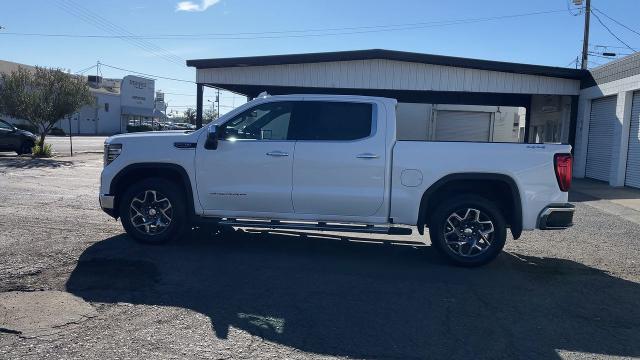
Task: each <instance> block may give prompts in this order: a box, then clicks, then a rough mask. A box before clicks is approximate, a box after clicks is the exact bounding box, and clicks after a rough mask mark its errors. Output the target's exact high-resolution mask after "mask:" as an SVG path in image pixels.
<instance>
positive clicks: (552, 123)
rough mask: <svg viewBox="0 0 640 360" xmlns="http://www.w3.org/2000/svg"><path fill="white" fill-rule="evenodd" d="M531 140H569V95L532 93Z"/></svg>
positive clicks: (558, 141) (562, 141) (557, 141)
mask: <svg viewBox="0 0 640 360" xmlns="http://www.w3.org/2000/svg"><path fill="white" fill-rule="evenodd" d="M530 122H531V124H530V125H531V128H530V129H531V130H530V131H531V135H530V136H531V142H556V143H565V144H566V143H568V142H569V127H570V124H571V97H570V96H557V95H534V96H533V97H532V98H531V116H530Z"/></svg>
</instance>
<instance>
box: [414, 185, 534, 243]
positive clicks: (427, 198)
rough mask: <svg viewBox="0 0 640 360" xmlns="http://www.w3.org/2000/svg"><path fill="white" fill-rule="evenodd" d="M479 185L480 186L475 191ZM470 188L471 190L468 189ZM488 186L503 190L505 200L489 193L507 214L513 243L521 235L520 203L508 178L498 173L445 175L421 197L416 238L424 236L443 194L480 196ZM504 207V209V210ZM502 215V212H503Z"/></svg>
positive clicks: (515, 190)
mask: <svg viewBox="0 0 640 360" xmlns="http://www.w3.org/2000/svg"><path fill="white" fill-rule="evenodd" d="M479 183H481V184H482V185H484V186H480V187H477V186H476V185H477V184H479ZM470 186H473V188H472V189H471V188H469V187H470ZM492 186H497V187H506V188H507V189H508V190H509V191H508V196H506V195H504V194H502V195H498V198H497V199H496V195H494V194H493V193H492V200H498V206H500V207H501V209H502V210H511V211H509V212H507V213H505V214H504V216H505V219H506V220H507V223H508V224H509V227H510V228H511V234H512V235H513V237H514V239H517V238H519V237H520V235H521V234H522V200H521V197H520V191H519V188H518V185H517V184H516V182H515V180H514V179H513V178H512V177H510V176H509V175H505V174H498V173H455V174H449V175H446V176H444V177H442V178H441V179H439V180H438V181H436V182H435V183H433V184H432V185H431V186H430V187H429V188H428V189H427V190H425V192H424V193H423V195H422V199H421V200H420V209H419V211H418V221H417V224H416V225H417V227H418V232H419V233H420V234H424V227H425V225H427V219H428V218H429V217H430V215H431V213H432V212H433V210H434V209H435V208H436V206H437V205H438V204H439V203H440V201H442V200H443V197H444V195H446V193H447V192H451V191H457V190H459V189H464V191H465V192H470V193H475V194H483V193H485V194H486V193H487V191H491V189H493V188H492ZM505 207H506V208H507V209H505ZM505 212H506V211H505Z"/></svg>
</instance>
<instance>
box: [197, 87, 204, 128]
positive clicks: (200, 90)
mask: <svg viewBox="0 0 640 360" xmlns="http://www.w3.org/2000/svg"><path fill="white" fill-rule="evenodd" d="M203 91H204V86H203V85H202V84H198V91H197V93H196V129H200V128H201V127H202V94H203Z"/></svg>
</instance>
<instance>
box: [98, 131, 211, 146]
mask: <svg viewBox="0 0 640 360" xmlns="http://www.w3.org/2000/svg"><path fill="white" fill-rule="evenodd" d="M199 132H200V131H199V130H195V131H194V130H168V131H146V132H135V133H127V134H120V135H114V136H111V137H108V138H107V139H106V140H105V141H104V143H105V144H113V143H125V142H126V143H129V142H147V141H151V142H154V141H156V140H160V139H162V140H163V141H167V140H172V139H175V140H176V141H189V139H191V138H193V139H197V138H198V134H199Z"/></svg>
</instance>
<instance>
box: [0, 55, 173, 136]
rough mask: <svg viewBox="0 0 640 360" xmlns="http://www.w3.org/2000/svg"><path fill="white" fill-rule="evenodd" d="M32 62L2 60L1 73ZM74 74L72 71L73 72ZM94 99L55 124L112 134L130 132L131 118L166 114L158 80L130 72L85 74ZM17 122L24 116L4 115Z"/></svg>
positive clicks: (141, 119)
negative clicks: (160, 101)
mask: <svg viewBox="0 0 640 360" xmlns="http://www.w3.org/2000/svg"><path fill="white" fill-rule="evenodd" d="M20 67H22V68H26V69H34V67H33V66H30V65H24V64H19V63H14V62H10V61H2V60H0V73H11V72H13V71H16V70H18V68H20ZM70 76H71V75H70ZM85 79H86V81H87V86H88V87H89V91H90V92H91V94H92V95H93V97H94V99H95V104H94V105H92V106H84V107H83V108H82V109H80V111H78V113H76V114H74V115H72V116H71V119H61V120H60V121H59V122H58V123H57V124H56V125H55V127H57V128H60V129H62V130H64V131H65V132H66V133H72V134H74V135H113V134H119V133H124V132H127V125H128V124H129V121H138V122H139V123H144V122H151V121H152V120H154V119H158V118H160V117H162V116H163V114H162V112H161V111H159V110H156V108H155V80H153V79H148V78H144V77H139V76H132V75H128V76H125V77H124V78H123V79H106V78H102V77H99V76H95V75H90V76H87V77H85ZM3 118H4V119H5V120H8V121H11V122H13V123H16V124H24V123H27V122H26V121H25V120H21V119H12V118H9V117H8V116H3Z"/></svg>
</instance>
